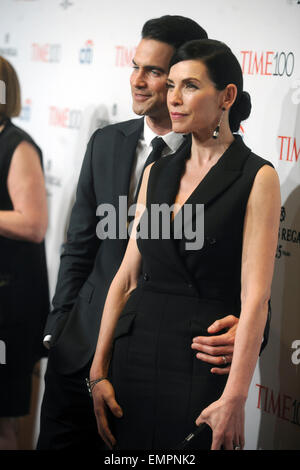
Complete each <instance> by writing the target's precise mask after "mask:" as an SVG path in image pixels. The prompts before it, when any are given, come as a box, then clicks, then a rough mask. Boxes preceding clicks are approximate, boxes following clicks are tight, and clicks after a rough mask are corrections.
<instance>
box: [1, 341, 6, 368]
mask: <svg viewBox="0 0 300 470" xmlns="http://www.w3.org/2000/svg"><path fill="white" fill-rule="evenodd" d="M0 364H6V344H5V342H4V341H2V339H0Z"/></svg>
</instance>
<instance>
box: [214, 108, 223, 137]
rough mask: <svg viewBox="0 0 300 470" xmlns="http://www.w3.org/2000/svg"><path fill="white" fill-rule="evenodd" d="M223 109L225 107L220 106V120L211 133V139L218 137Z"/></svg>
mask: <svg viewBox="0 0 300 470" xmlns="http://www.w3.org/2000/svg"><path fill="white" fill-rule="evenodd" d="M224 111H225V108H222V114H221V117H220V121H219V123H218V125H217V127H216V128H215V130H214V132H213V135H212V138H213V139H217V138H218V137H219V134H220V125H221V121H222V118H223V115H224Z"/></svg>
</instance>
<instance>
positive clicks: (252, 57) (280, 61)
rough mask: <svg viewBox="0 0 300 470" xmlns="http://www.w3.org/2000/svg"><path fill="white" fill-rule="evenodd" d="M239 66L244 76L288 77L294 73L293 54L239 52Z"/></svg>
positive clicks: (282, 52)
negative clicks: (240, 57) (240, 56)
mask: <svg viewBox="0 0 300 470" xmlns="http://www.w3.org/2000/svg"><path fill="white" fill-rule="evenodd" d="M241 54H242V60H241V66H242V71H243V74H244V75H262V76H274V77H282V76H286V77H290V76H291V75H292V74H293V72H294V67H295V55H294V53H293V52H284V51H281V52H276V51H263V52H258V51H241Z"/></svg>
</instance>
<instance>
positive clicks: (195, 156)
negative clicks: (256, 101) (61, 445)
mask: <svg viewBox="0 0 300 470" xmlns="http://www.w3.org/2000/svg"><path fill="white" fill-rule="evenodd" d="M168 107H169V112H170V116H171V119H172V123H173V130H174V131H175V132H180V133H191V146H190V149H189V151H186V150H185V151H183V152H182V151H181V152H178V153H177V154H175V155H174V156H170V157H165V158H161V159H160V160H158V161H157V162H156V163H155V164H152V165H149V167H147V168H146V170H145V173H144V177H143V182H142V186H141V190H140V194H139V203H140V204H141V206H140V207H141V208H140V210H137V213H136V219H135V223H134V226H133V231H132V237H131V240H130V241H129V244H128V248H127V251H126V254H125V257H124V260H123V262H122V264H121V267H120V269H119V271H118V273H117V275H116V277H115V278H114V280H113V282H112V284H111V287H110V290H109V293H108V296H107V300H106V304H105V307H104V311H103V317H102V322H101V328H100V335H99V341H98V345H97V350H96V353H95V358H94V362H93V365H92V368H91V373H90V379H91V380H95V381H96V382H95V384H94V387H93V390H92V393H93V399H94V407H95V413H96V418H97V422H98V428H99V432H100V434H101V436H102V437H103V439H104V440H105V442H106V443H107V445H108V446H110V447H112V446H113V445H115V444H116V445H117V447H118V448H119V449H156V450H158V449H176V448H177V447H178V445H179V444H180V442H181V441H182V440H183V439H184V438H185V436H186V435H188V434H189V433H190V432H191V431H192V430H193V428H194V426H195V423H196V424H197V425H199V424H200V423H204V422H205V423H207V424H208V426H207V427H206V429H205V431H203V432H201V433H200V434H199V435H198V436H197V438H195V439H193V441H192V443H191V446H190V448H193V449H209V448H211V449H220V448H221V447H223V448H225V449H240V448H243V446H244V407H245V401H246V398H247V394H248V388H249V386H250V382H251V378H252V374H253V371H254V368H255V365H256V361H257V357H258V353H259V349H260V346H261V341H262V336H263V330H264V326H265V323H266V318H267V314H268V302H269V297H270V288H271V281H272V275H273V267H274V258H275V250H276V245H277V232H278V225H279V213H280V189H279V181H278V177H277V174H276V172H275V170H274V169H273V168H272V164H271V163H270V162H268V161H266V160H264V159H262V158H261V157H259V156H257V155H255V154H254V153H252V152H251V150H250V149H249V148H248V147H247V146H246V145H245V144H244V143H243V141H242V139H241V137H240V136H238V135H233V132H236V131H238V129H239V126H240V122H241V120H243V119H245V118H247V117H248V115H249V113H250V108H251V104H250V97H249V95H248V94H247V93H246V92H243V78H242V71H241V68H240V65H239V63H238V61H237V59H236V57H235V56H234V55H233V54H232V52H231V50H230V49H229V48H228V47H227V46H226V45H225V44H223V43H220V42H218V41H213V40H201V41H192V42H190V43H187V44H186V45H184V46H182V47H181V48H180V49H179V51H178V52H177V53H176V54H175V56H174V57H173V59H172V62H171V68H170V74H169V78H168ZM174 203H175V205H174V206H173V208H172V210H171V211H170V212H169V218H167V225H168V224H169V228H170V231H169V233H170V236H166V231H165V228H164V230H163V229H162V228H161V227H160V228H159V235H158V236H157V234H156V236H155V237H153V236H152V237H151V228H152V227H153V224H154V223H155V220H154V219H153V218H151V211H152V210H153V208H154V206H155V205H157V204H165V205H167V207H171V206H172V205H173V204H174ZM199 204H204V219H203V218H202V217H201V207H202V206H199ZM152 214H153V213H152ZM166 217H167V216H166ZM153 221H154V222H153ZM203 221H204V226H203ZM164 223H166V218H165V219H164ZM161 225H162V224H161ZM165 226H166V225H165ZM146 227H148V229H149V231H148V236H145V232H146ZM149 227H150V228H149ZM155 228H157V227H155ZM180 229H181V230H180ZM178 234H180V236H178ZM191 234H192V235H193V236H194V240H193V239H192V237H191ZM167 235H168V234H167ZM228 313H231V314H233V315H235V316H238V317H240V321H239V326H238V328H237V333H236V340H235V348H234V354H233V360H232V366H231V370H230V373H229V377H228V379H227V377H226V376H222V375H220V376H215V375H212V374H211V372H210V367H209V366H208V365H207V364H206V363H204V362H201V361H199V360H197V359H196V358H195V357H194V353H193V348H194V345H193V337H194V336H195V335H196V334H199V329H200V330H201V329H202V330H203V335H205V332H206V329H207V326H208V325H209V324H210V323H211V322H212V321H214V320H217V319H218V318H221V317H222V316H224V314H228ZM245 364H246V367H245ZM107 409H109V411H110V412H111V414H112V416H113V420H112V422H111V424H110V425H108V414H107ZM211 431H212V433H211Z"/></svg>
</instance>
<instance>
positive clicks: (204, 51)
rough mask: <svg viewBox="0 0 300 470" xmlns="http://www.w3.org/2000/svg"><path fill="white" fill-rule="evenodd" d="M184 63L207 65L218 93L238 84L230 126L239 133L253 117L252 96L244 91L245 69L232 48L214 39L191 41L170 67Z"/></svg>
mask: <svg viewBox="0 0 300 470" xmlns="http://www.w3.org/2000/svg"><path fill="white" fill-rule="evenodd" d="M183 60H200V61H201V62H203V63H204V65H205V66H206V68H207V71H208V75H209V77H210V79H211V80H212V81H213V82H214V84H215V87H216V89H217V90H224V89H225V88H226V86H227V85H228V84H229V83H233V84H234V85H236V87H237V97H236V100H235V102H234V103H233V105H232V107H231V108H230V112H229V125H230V129H231V131H232V132H237V131H238V130H239V127H240V123H241V121H244V120H245V119H247V118H248V117H249V115H250V112H251V98H250V95H249V93H247V92H246V91H243V73H242V69H241V66H240V64H239V62H238V60H237V58H236V57H235V55H234V54H233V53H232V51H231V49H230V48H229V47H228V46H226V44H224V43H223V42H220V41H215V40H213V39H203V40H196V41H190V42H188V43H186V44H184V45H182V46H181V47H180V48H179V49H178V50H177V51H176V52H175V54H174V55H173V57H172V59H171V62H170V67H172V65H175V64H177V63H178V62H182V61H183Z"/></svg>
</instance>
